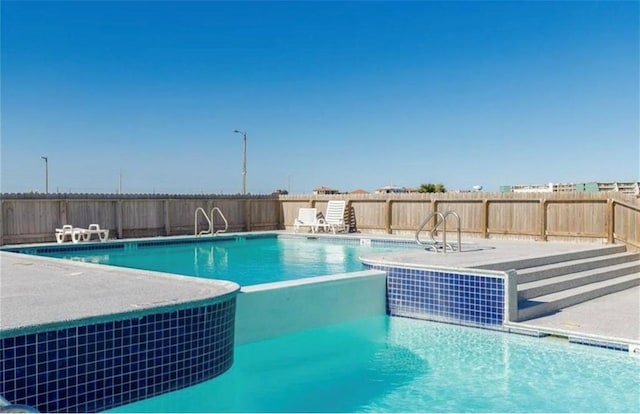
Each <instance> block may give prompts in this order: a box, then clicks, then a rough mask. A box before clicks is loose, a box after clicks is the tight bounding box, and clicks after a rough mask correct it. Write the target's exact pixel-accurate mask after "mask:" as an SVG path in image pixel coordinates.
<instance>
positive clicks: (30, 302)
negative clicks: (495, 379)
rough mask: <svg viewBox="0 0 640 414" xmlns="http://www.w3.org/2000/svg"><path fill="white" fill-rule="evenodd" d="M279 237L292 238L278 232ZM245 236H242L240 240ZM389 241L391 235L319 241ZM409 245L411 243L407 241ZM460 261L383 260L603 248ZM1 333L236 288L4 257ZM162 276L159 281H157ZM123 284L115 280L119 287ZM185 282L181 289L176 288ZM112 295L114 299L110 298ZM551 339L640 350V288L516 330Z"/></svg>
mask: <svg viewBox="0 0 640 414" xmlns="http://www.w3.org/2000/svg"><path fill="white" fill-rule="evenodd" d="M277 233H278V234H292V233H290V232H277ZM239 234H242V233H239ZM313 236H314V237H316V236H318V237H353V238H357V239H389V238H392V237H388V236H386V235H365V234H355V235H313ZM405 239H406V238H405ZM463 245H464V247H465V249H466V250H465V249H463V251H462V252H460V253H448V254H446V255H445V254H442V253H433V252H426V251H424V250H422V249H408V250H403V251H399V252H393V253H384V254H381V255H377V256H376V258H377V260H383V261H385V262H388V263H392V264H394V263H395V264H403V265H405V266H406V265H417V266H441V267H454V268H478V267H481V268H488V267H491V265H492V264H494V263H500V262H506V261H510V260H520V259H529V258H536V257H542V256H549V255H557V254H561V253H565V252H575V251H581V250H589V249H597V248H602V247H605V246H606V245H603V244H595V243H594V244H590V243H559V242H534V241H524V240H522V241H520V240H508V241H507V240H493V239H490V240H485V239H470V241H469V242H467V243H465V241H463ZM0 265H1V267H0V271H1V273H0V329H1V330H2V331H7V330H15V329H23V328H28V327H34V326H42V325H51V324H52V325H55V324H58V323H60V324H61V323H64V322H65V321H69V320H77V319H90V318H99V317H100V316H102V315H109V314H122V313H127V312H133V311H140V310H141V309H157V308H158V307H163V306H171V305H175V304H180V303H191V302H194V301H201V300H207V299H210V298H212V297H217V296H222V295H226V294H229V293H232V292H235V291H236V290H237V288H238V285H237V284H235V283H233V282H220V281H211V280H205V279H198V278H193V277H186V276H175V275H170V274H163V273H157V272H147V271H139V270H130V269H123V268H115V267H107V266H101V265H94V264H90V263H80V262H69V261H61V260H58V259H51V258H46V257H38V256H30V255H23V254H15V253H8V252H0ZM158 276H159V277H158ZM115 278H117V280H116V279H115ZM176 278H179V280H180V281H181V283H175V281H176ZM106 291H109V292H110V293H111V294H110V295H105V294H104V293H105V292H106ZM517 325H522V326H523V327H527V328H530V329H536V330H539V331H541V332H548V333H552V334H575V335H587V336H594V337H598V338H603V339H607V338H617V339H623V340H625V341H628V342H629V343H640V287H638V288H632V289H627V290H625V291H622V292H618V293H613V294H609V295H606V296H603V297H600V298H598V299H594V300H591V301H588V302H586V303H583V304H579V305H574V306H571V307H568V308H565V309H563V310H562V311H560V312H557V313H555V314H552V315H547V316H544V317H540V318H536V319H531V320H528V321H526V322H523V323H518V324H517Z"/></svg>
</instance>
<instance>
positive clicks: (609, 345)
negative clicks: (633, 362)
mask: <svg viewBox="0 0 640 414" xmlns="http://www.w3.org/2000/svg"><path fill="white" fill-rule="evenodd" d="M569 342H570V343H572V344H578V345H588V346H595V347H598V348H605V349H611V350H614V351H624V352H629V344H622V343H617V342H611V341H606V340H599V339H591V338H579V337H573V336H570V337H569Z"/></svg>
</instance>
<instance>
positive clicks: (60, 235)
mask: <svg viewBox="0 0 640 414" xmlns="http://www.w3.org/2000/svg"><path fill="white" fill-rule="evenodd" d="M83 231H84V229H81V228H78V227H73V226H72V225H71V224H65V225H64V226H62V228H61V229H56V241H57V242H58V243H63V242H64V241H65V239H66V238H67V236H69V240H71V241H72V242H74V243H78V242H79V241H80V239H81V238H82V237H83V234H82V232H83Z"/></svg>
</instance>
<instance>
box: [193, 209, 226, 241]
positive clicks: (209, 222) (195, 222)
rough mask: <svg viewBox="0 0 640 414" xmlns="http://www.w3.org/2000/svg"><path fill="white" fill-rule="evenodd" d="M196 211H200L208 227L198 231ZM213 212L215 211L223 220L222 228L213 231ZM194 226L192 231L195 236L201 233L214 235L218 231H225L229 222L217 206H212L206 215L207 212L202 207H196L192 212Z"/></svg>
mask: <svg viewBox="0 0 640 414" xmlns="http://www.w3.org/2000/svg"><path fill="white" fill-rule="evenodd" d="M198 212H201V213H202V215H203V216H204V218H205V219H206V220H207V223H208V224H209V228H208V229H207V230H202V231H200V232H198ZM215 212H217V213H218V215H219V216H220V217H221V218H222V220H223V221H224V229H220V230H217V231H215V232H214V228H215V226H214V223H213V213H215ZM194 228H195V230H194V233H195V235H196V236H202V235H203V234H211V235H212V236H215V235H216V234H218V233H224V232H226V231H227V230H228V229H229V222H228V221H227V218H226V217H225V216H224V214H222V211H221V210H220V209H219V208H218V207H213V208H212V209H211V212H210V214H209V215H207V212H206V211H204V209H203V208H202V207H198V208H196V211H195V213H194Z"/></svg>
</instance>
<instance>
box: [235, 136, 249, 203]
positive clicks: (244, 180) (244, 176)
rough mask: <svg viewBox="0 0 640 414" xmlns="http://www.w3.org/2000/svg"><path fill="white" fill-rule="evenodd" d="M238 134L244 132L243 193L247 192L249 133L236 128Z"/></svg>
mask: <svg viewBox="0 0 640 414" xmlns="http://www.w3.org/2000/svg"><path fill="white" fill-rule="evenodd" d="M233 132H234V133H236V134H242V194H247V133H246V132H245V131H239V130H237V129H236V130H235V131H233Z"/></svg>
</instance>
